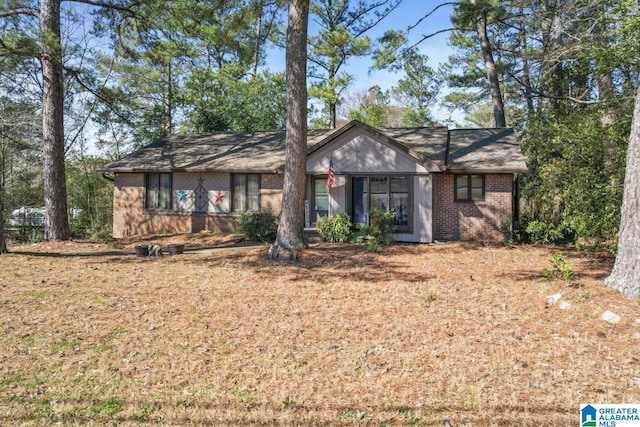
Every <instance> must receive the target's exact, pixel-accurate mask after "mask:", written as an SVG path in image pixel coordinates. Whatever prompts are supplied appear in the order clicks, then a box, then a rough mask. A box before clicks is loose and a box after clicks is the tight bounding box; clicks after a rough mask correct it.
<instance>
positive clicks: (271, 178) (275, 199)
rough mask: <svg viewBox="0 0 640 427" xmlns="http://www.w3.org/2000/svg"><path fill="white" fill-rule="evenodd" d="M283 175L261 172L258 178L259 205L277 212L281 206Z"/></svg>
mask: <svg viewBox="0 0 640 427" xmlns="http://www.w3.org/2000/svg"><path fill="white" fill-rule="evenodd" d="M283 186H284V175H282V174H268V175H267V174H263V175H262V177H261V178H260V207H261V208H262V209H270V210H271V211H272V212H273V213H275V214H278V213H279V212H280V209H281V206H282V187H283Z"/></svg>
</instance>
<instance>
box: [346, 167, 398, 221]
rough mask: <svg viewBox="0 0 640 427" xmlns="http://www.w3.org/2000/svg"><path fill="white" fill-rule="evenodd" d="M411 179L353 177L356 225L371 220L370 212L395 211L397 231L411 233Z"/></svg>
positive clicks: (352, 192)
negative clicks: (371, 210) (374, 210)
mask: <svg viewBox="0 0 640 427" xmlns="http://www.w3.org/2000/svg"><path fill="white" fill-rule="evenodd" d="M409 181H410V180H409V177H407V176H370V177H353V178H352V186H351V195H352V205H351V207H352V218H353V222H354V223H356V224H365V223H366V222H367V221H368V220H369V210H370V209H373V208H375V209H378V210H381V211H387V210H395V211H396V216H395V218H394V219H393V224H394V226H395V231H409V228H410V227H409V224H410V223H411V218H410V209H409Z"/></svg>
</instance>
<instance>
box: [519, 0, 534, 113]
mask: <svg viewBox="0 0 640 427" xmlns="http://www.w3.org/2000/svg"><path fill="white" fill-rule="evenodd" d="M519 34H520V51H521V52H522V53H521V55H522V83H524V96H525V100H526V102H527V116H528V117H531V115H532V114H533V113H534V109H533V108H534V107H533V92H532V91H531V74H530V71H529V59H528V58H527V56H528V55H529V54H528V50H529V48H528V43H527V30H526V20H525V14H524V10H523V8H522V6H521V7H520V31H519Z"/></svg>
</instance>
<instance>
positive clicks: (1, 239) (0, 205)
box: [0, 129, 8, 254]
mask: <svg viewBox="0 0 640 427" xmlns="http://www.w3.org/2000/svg"><path fill="white" fill-rule="evenodd" d="M3 130H4V129H3ZM0 138H2V140H0V254H6V253H7V241H6V238H5V235H4V225H5V223H6V222H5V213H4V208H5V206H4V200H5V177H6V176H7V173H6V170H5V166H6V161H5V159H6V158H7V157H6V156H7V151H8V150H7V149H6V146H7V144H5V142H4V135H1V136H0Z"/></svg>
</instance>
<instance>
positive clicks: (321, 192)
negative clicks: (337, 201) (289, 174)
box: [311, 177, 329, 224]
mask: <svg viewBox="0 0 640 427" xmlns="http://www.w3.org/2000/svg"><path fill="white" fill-rule="evenodd" d="M313 204H314V205H313V211H314V216H312V219H311V222H312V223H314V224H316V223H317V222H318V221H319V220H320V218H321V217H322V218H326V217H327V216H329V194H328V193H327V178H324V177H323V178H314V179H313Z"/></svg>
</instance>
